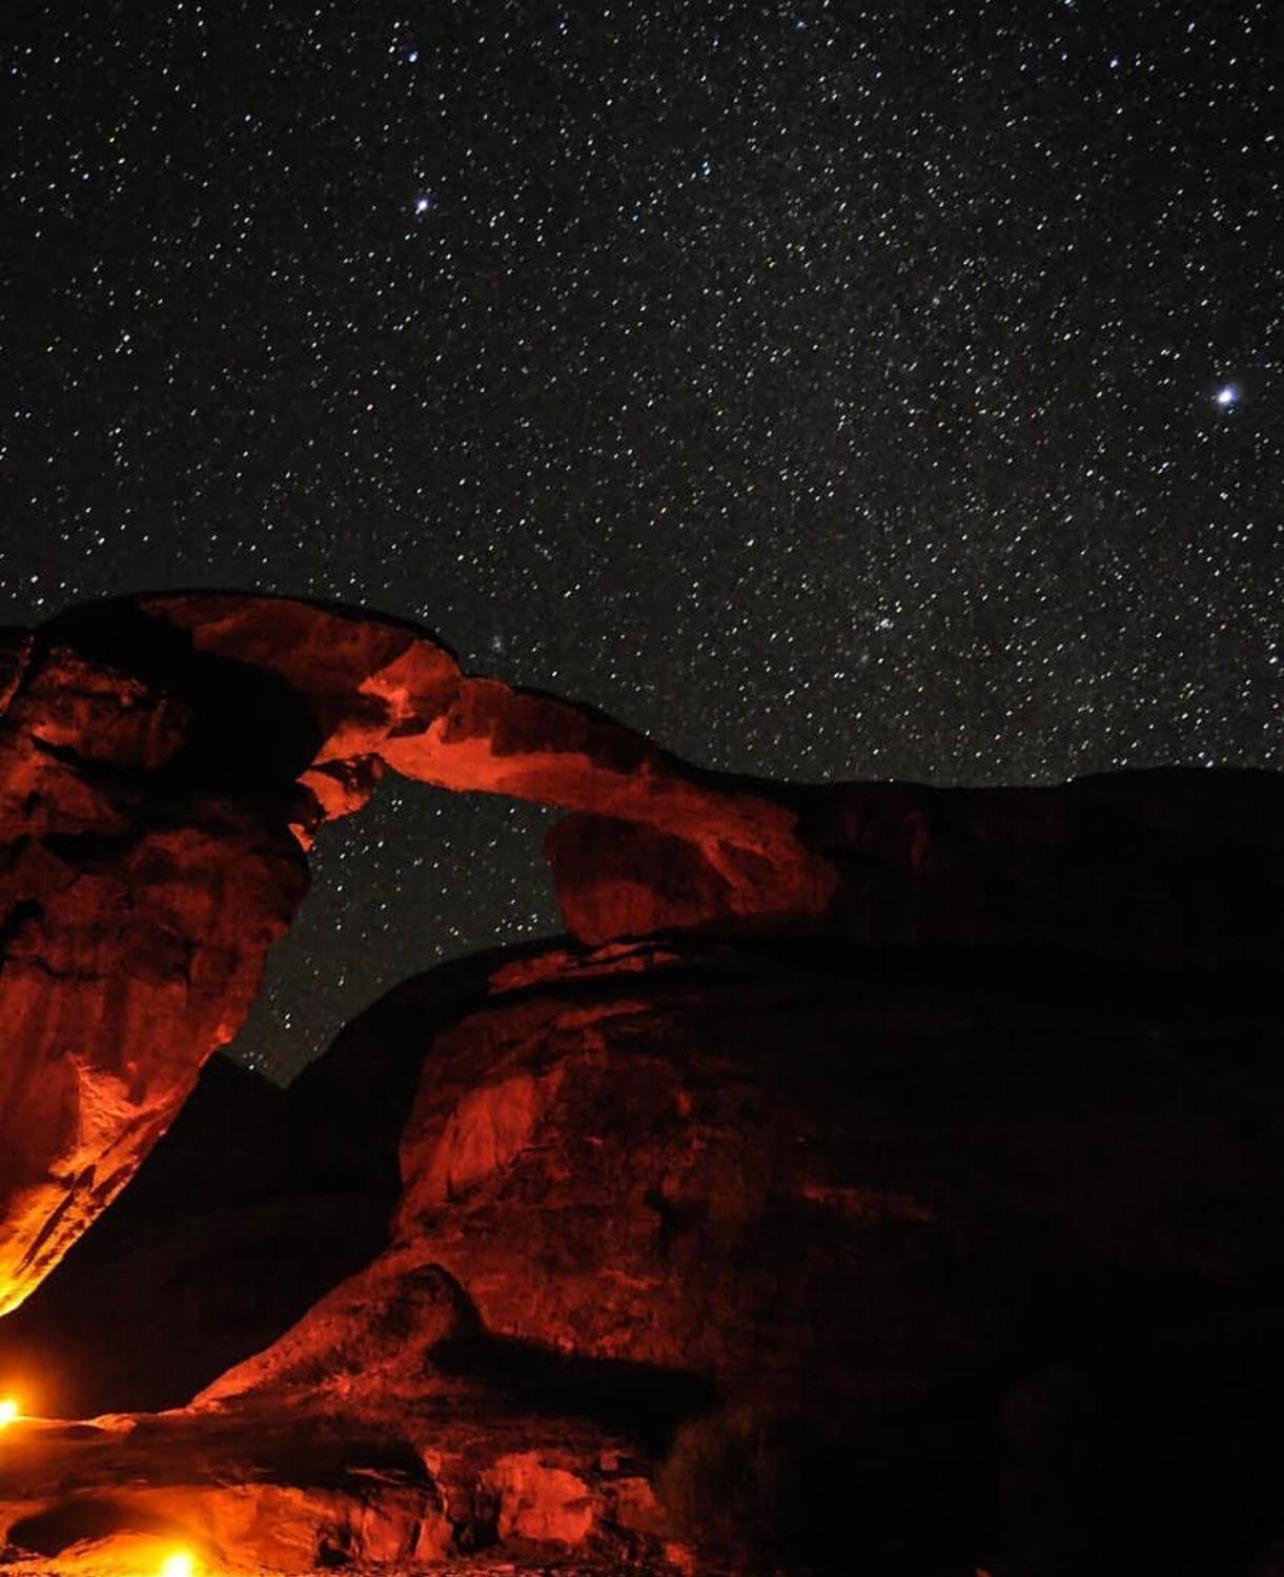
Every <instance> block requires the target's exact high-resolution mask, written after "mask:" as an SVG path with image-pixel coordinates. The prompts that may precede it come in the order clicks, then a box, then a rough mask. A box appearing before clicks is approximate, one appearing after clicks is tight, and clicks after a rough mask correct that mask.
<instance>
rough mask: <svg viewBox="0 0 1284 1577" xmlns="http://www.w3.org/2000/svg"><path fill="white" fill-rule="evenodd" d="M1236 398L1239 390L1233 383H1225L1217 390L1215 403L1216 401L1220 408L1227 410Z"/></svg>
mask: <svg viewBox="0 0 1284 1577" xmlns="http://www.w3.org/2000/svg"><path fill="white" fill-rule="evenodd" d="M1238 399H1239V390H1238V389H1237V388H1236V387H1235V385H1234V384H1233V383H1225V384H1223V385H1222V387H1221V388H1220V389H1218V391H1217V403H1218V405H1220V406H1221V408H1222V409H1223V410H1224V411H1225V410H1229V409H1230V407H1231V406H1232V405H1234V404H1235V402H1236V400H1238Z"/></svg>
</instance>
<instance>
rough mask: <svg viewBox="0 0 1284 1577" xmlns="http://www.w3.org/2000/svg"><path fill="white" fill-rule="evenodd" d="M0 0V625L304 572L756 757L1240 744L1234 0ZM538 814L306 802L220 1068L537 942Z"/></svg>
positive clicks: (1266, 639)
mask: <svg viewBox="0 0 1284 1577" xmlns="http://www.w3.org/2000/svg"><path fill="white" fill-rule="evenodd" d="M17 10H18V11H19V12H20V13H22V14H21V15H20V16H19V17H18V18H16V19H15V17H14V16H13V15H10V16H9V18H8V20H7V21H6V22H5V23H4V24H3V27H4V30H5V35H6V38H5V42H6V50H5V54H6V60H7V65H8V69H7V71H6V74H5V91H4V95H3V103H4V110H3V114H4V119H5V135H4V147H5V196H4V209H3V224H0V259H2V268H3V280H2V288H0V311H2V312H3V316H4V337H3V338H4V349H5V353H6V378H5V393H4V401H3V411H2V413H0V478H2V479H3V491H2V493H0V499H2V504H0V507H2V508H3V516H2V517H0V623H4V622H16V623H23V624H29V623H33V622H36V621H39V620H41V619H44V618H47V617H49V616H50V615H51V614H53V613H55V612H57V611H58V610H59V609H61V608H63V607H66V606H68V605H69V604H72V603H75V602H78V601H81V600H84V599H86V598H91V597H97V596H101V595H107V594H113V593H119V592H123V591H130V590H136V589H141V588H153V587H172V586H189V587H198V586H200V587H229V588H244V589H259V590H268V591H278V592H283V593H289V594H295V595H305V596H316V597H323V598H332V599H339V600H341V601H344V602H349V603H355V604H361V605H366V606H369V607H372V608H375V609H379V610H382V611H386V612H390V613H394V614H399V615H404V616H408V617H411V618H414V619H416V620H419V621H421V622H423V623H424V624H426V625H427V626H428V627H429V628H431V629H433V630H435V631H436V632H437V633H438V634H439V635H440V636H441V637H442V638H443V639H444V640H445V641H446V642H447V644H449V645H450V646H451V647H452V648H453V649H454V650H455V651H456V652H457V653H458V655H459V657H460V659H461V661H462V662H463V664H464V666H465V667H466V668H468V669H470V670H472V671H475V672H489V673H493V674H495V675H497V676H498V677H502V678H504V679H507V680H510V681H512V682H516V683H520V684H528V685H534V686H537V687H540V688H546V689H550V690H554V691H557V692H558V693H560V694H562V695H565V696H568V697H571V698H577V699H582V700H587V701H590V702H592V703H594V704H596V705H597V706H599V707H601V708H603V709H605V710H606V711H608V712H609V713H611V714H612V715H613V716H615V717H617V718H619V719H620V720H622V721H624V722H627V723H630V724H632V725H633V726H635V727H637V728H640V729H641V730H643V731H644V732H646V733H649V734H651V735H653V736H655V737H657V738H658V739H660V740H661V741H663V742H664V743H665V744H667V745H669V746H670V747H672V748H673V749H675V750H677V751H678V752H680V753H681V754H683V755H684V756H686V757H687V758H689V759H691V760H693V761H696V762H700V763H704V764H708V765H711V766H716V767H720V768H726V769H730V770H737V771H751V772H755V773H762V774H767V775H772V776H787V777H803V778H834V777H866V778H870V777H913V778H918V779H926V780H930V781H933V782H973V783H974V782H985V781H989V782H995V781H1009V782H1032V781H1050V780H1059V779H1064V778H1066V777H1069V776H1072V775H1075V774H1080V773H1085V772H1090V771H1097V770H1103V769H1109V768H1117V767H1141V766H1148V765H1154V764H1157V763H1161V762H1184V763H1205V764H1209V765H1212V764H1226V765H1241V766H1273V767H1278V766H1280V765H1281V736H1282V722H1281V714H1282V708H1284V614H1282V612H1281V609H1282V608H1284V600H1282V598H1281V593H1282V592H1284V539H1282V529H1284V528H1282V523H1281V512H1282V509H1284V486H1282V483H1284V467H1282V465H1281V446H1282V443H1284V402H1282V399H1281V395H1282V393H1284V202H1282V201H1281V195H1282V194H1281V188H1282V185H1284V174H1282V173H1281V172H1282V171H1284V131H1281V130H1280V128H1281V127H1284V105H1282V103H1281V99H1282V97H1284V95H1281V93H1280V82H1279V75H1280V72H1279V66H1278V62H1279V59H1280V58H1281V48H1282V45H1284V40H1282V38H1281V21H1280V13H1279V8H1278V7H1277V6H1274V5H1271V4H1268V3H1262V4H1258V5H1251V4H1243V3H1236V0H1218V3H1216V4H1212V3H1208V4H1201V5H1183V4H1181V3H1175V4H1174V3H1163V4H1160V3H1154V4H1151V3H1144V4H1139V5H1135V6H1127V7H1119V6H1116V7H1106V6H1101V5H1093V4H1089V3H1088V0H1033V3H1027V0H1011V3H1008V4H985V3H981V4H977V5H967V6H957V7H954V6H950V7H946V6H922V5H913V4H903V3H898V4H890V3H889V4H886V5H877V6H862V5H857V4H852V5H846V4H839V3H837V0H835V3H833V4H824V3H820V0H813V3H802V4H797V3H795V4H787V5H786V4H755V5H750V4H725V3H724V4H719V3H716V0H714V3H706V0H699V3H694V0H693V3H675V4H671V5H670V4H660V5H655V4H651V3H647V4H630V3H623V4H614V5H609V6H602V7H583V6H569V5H564V6H558V5H552V4H524V3H508V4H499V3H495V0H491V3H485V4H483V3H476V4H450V3H442V4H434V5H431V6H427V5H425V6H421V7H418V8H415V7H405V8H400V9H398V8H391V7H388V6H385V5H382V4H372V5H362V6H330V7H320V8H316V9H307V8H304V7H296V6H283V5H279V4H271V3H255V4H254V5H248V4H244V3H240V0H230V3H224V4H220V5H213V4H208V5H206V4H201V3H199V0H185V3H184V0H175V3H173V4H171V5H168V6H165V7H146V6H135V5H128V6H126V5H124V4H112V5H92V6H91V5H82V6H78V7H73V6H70V5H67V4H64V3H60V0H51V3H50V4H48V5H45V6H42V7H19V8H17ZM544 821H545V817H544V815H543V814H542V813H541V812H540V811H539V810H538V809H537V808H534V807H530V806H513V805H509V804H507V803H505V802H503V801H494V800H475V801H474V800H470V799H462V798H460V799H450V798H448V797H447V796H445V795H438V794H435V793H433V792H431V791H429V790H425V789H423V788H420V787H412V786H408V785H401V784H396V783H391V784H388V785H385V787H384V789H383V790H381V793H380V795H379V797H378V799H377V800H376V803H375V804H374V805H373V806H372V807H371V808H370V809H369V810H367V811H366V812H365V814H364V815H362V816H361V817H358V818H354V819H352V820H351V821H347V822H340V823H338V824H337V825H335V826H334V827H332V828H330V829H328V830H327V831H326V832H325V833H324V835H323V837H322V839H321V841H320V843H319V845H318V851H317V860H316V864H315V870H316V877H317V886H316V889H315V891H314V893H313V895H312V897H311V899H310V900H309V903H308V905H307V906H306V908H305V911H304V913H303V915H302V916H301V918H300V921H299V924H298V926H297V927H296V931H295V933H294V935H293V936H292V937H291V938H290V939H289V940H288V941H287V942H286V943H285V944H283V946H282V948H281V949H280V950H279V956H278V957H277V959H276V960H275V962H274V965H273V970H272V977H271V980H270V983H269V989H268V992H267V994H266V997H265V1000H264V1002H263V1003H262V1004H261V1007H260V1010H259V1012H258V1015H257V1017H256V1019H255V1021H253V1022H252V1023H251V1025H250V1026H249V1027H248V1028H247V1030H246V1031H245V1032H244V1033H243V1036H242V1039H241V1042H240V1043H239V1049H240V1051H241V1053H242V1055H244V1056H246V1057H248V1058H250V1059H251V1060H253V1061H255V1062H257V1063H259V1064H265V1065H269V1066H271V1067H272V1068H273V1069H274V1070H275V1071H276V1072H278V1073H282V1074H284V1073H288V1072H289V1071H291V1070H292V1069H294V1068H296V1067H297V1066H298V1065H299V1064H300V1063H301V1062H302V1061H304V1060H305V1059H306V1058H307V1057H309V1056H311V1055H314V1054H315V1053H316V1052H317V1051H318V1050H319V1049H321V1047H322V1046H323V1045H324V1044H325V1043H326V1042H327V1041H328V1039H329V1038H330V1037H331V1035H332V1034H333V1033H334V1032H335V1031H336V1030H337V1029H338V1027H339V1026H340V1025H341V1023H342V1022H343V1021H344V1020H345V1019H346V1018H348V1017H350V1016H351V1015H352V1014H353V1013H354V1012H355V1011H357V1010H358V1009H359V1008H360V1007H362V1006H363V1005H364V1004H365V1003H366V1002H368V1001H369V1000H371V999H372V998H373V997H374V996H376V995H378V994H379V993H380V992H381V991H382V990H384V989H386V988H387V987H388V986H390V985H392V984H394V983H395V982H396V981H398V980H400V979H402V978H404V977H405V976H406V975H408V974H410V973H413V972H415V971H416V970H418V969H421V968H424V967H426V966H428V965H429V964H431V963H433V962H435V961H437V960H438V959H439V958H441V957H443V956H448V955H450V954H454V953H458V952H461V951H467V950H471V949H473V948H476V947H479V946H483V945H487V944H488V943H490V942H492V941H496V940H510V939H514V938H518V937H522V936H533V935H538V934H541V933H545V932H551V931H555V930H556V929H557V928H558V926H557V918H556V912H555V908H554V905H553V902H552V896H551V889H550V888H549V885H548V883H547V880H546V877H545V875H544V873H543V870H542V867H541V862H540V860H539V858H538V854H537V846H538V839H539V837H540V835H541V832H542V827H543V824H544Z"/></svg>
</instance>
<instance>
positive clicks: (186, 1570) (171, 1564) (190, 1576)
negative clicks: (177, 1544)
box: [160, 1550, 196, 1577]
mask: <svg viewBox="0 0 1284 1577" xmlns="http://www.w3.org/2000/svg"><path fill="white" fill-rule="evenodd" d="M160 1577H196V1562H195V1561H194V1560H193V1558H192V1557H191V1555H190V1554H189V1553H188V1552H187V1551H186V1550H175V1551H174V1553H173V1554H172V1555H167V1556H166V1557H165V1559H164V1560H163V1561H162V1562H161V1569H160Z"/></svg>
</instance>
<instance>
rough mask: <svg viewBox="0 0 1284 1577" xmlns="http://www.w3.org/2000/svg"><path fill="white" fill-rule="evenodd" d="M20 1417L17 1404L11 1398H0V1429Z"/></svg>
mask: <svg viewBox="0 0 1284 1577" xmlns="http://www.w3.org/2000/svg"><path fill="white" fill-rule="evenodd" d="M21 1416H22V1415H21V1414H20V1413H19V1411H18V1404H17V1402H15V1401H14V1399H13V1397H11V1396H0V1429H3V1428H4V1426H5V1425H6V1424H11V1423H13V1421H14V1419H15V1418H20V1417H21Z"/></svg>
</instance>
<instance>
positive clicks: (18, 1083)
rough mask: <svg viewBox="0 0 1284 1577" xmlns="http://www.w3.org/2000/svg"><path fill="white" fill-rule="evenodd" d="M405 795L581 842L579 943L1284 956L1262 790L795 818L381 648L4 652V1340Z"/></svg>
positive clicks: (780, 796) (1187, 959)
mask: <svg viewBox="0 0 1284 1577" xmlns="http://www.w3.org/2000/svg"><path fill="white" fill-rule="evenodd" d="M385 771H394V772H398V773H402V774H404V775H406V776H408V777H411V778H414V779H416V780H419V781H422V782H426V783H431V784H435V785H438V786H440V787H444V788H447V789H462V790H483V791H486V792H491V793H497V794H508V795H513V796H516V797H519V798H525V799H532V800H539V801H542V802H545V803H548V804H551V805H554V806H558V807H561V808H562V809H564V810H566V811H567V812H568V813H569V814H568V816H567V817H566V819H565V820H564V821H563V822H561V823H560V824H559V825H557V826H555V827H554V828H553V830H552V832H551V835H550V838H549V847H548V853H549V857H550V860H551V863H552V868H553V874H554V878H555V883H556V888H557V893H558V898H559V902H560V904H561V907H562V911H563V914H564V916H565V919H566V923H567V926H568V929H569V931H570V932H571V934H572V935H573V936H575V937H576V938H577V939H578V940H580V941H581V942H585V943H590V944H596V943H602V942H606V941H610V940H612V939H616V938H621V937H630V936H639V935H647V934H652V933H655V932H660V931H669V930H677V931H681V930H689V929H700V930H705V931H709V930H715V931H719V932H722V933H724V934H730V935H735V934H750V933H753V934H762V933H773V932H774V933H782V932H783V933H794V934H811V935H822V936H829V937H837V938H843V939H845V940H848V941H855V942H858V943H866V944H874V945H882V944H891V945H897V946H901V945H906V946H922V945H927V946H965V947H971V948H1009V949H1016V950H1024V951H1037V950H1043V951H1047V950H1049V949H1052V950H1059V951H1061V952H1065V953H1070V954H1076V955H1082V956H1085V957H1090V958H1097V959H1103V958H1104V959H1110V960H1113V961H1114V962H1116V963H1118V964H1121V965H1125V966H1127V967H1135V966H1137V965H1141V966H1144V967H1148V968H1155V967H1162V968H1178V969H1188V968H1196V969H1200V970H1204V971H1211V972H1214V973H1216V972H1234V971H1237V970H1243V969H1246V968H1253V967H1261V966H1264V965H1265V964H1267V963H1268V962H1270V961H1273V960H1274V959H1276V958H1278V956H1279V955H1280V951H1281V948H1282V947H1284V814H1282V813H1281V812H1282V811H1284V792H1282V791H1281V785H1280V781H1279V779H1278V778H1276V777H1274V776H1273V775H1270V774H1265V773H1258V774H1254V773H1198V772H1186V773H1180V772H1177V773H1157V774H1137V775H1133V776H1121V777H1117V778H1104V779H1098V780H1085V781H1083V782H1082V783H1078V784H1071V785H1068V786H1067V787H1065V788H1060V789H1046V790H1024V789H1018V790H1003V789H999V790H933V789H927V788H921V787H917V786H914V785H897V784H889V785H877V784H847V785H842V784H840V785H832V786H828V787H819V788H800V787H794V786H788V785H781V784H765V783H760V782H754V781H750V780H747V779H737V778H732V777H726V776H718V775H716V774H712V773H708V772H701V771H697V770H695V769H693V768H690V767H688V766H686V765H685V764H683V763H682V762H680V761H678V760H676V759H675V758H674V757H672V756H670V755H667V754H665V753H664V752H663V751H662V750H660V749H658V748H657V747H656V746H655V745H653V744H651V743H650V742H648V741H646V740H644V739H641V738H640V737H638V736H637V735H636V734H633V733H631V732H630V731H629V730H627V729H624V728H622V727H620V726H619V725H617V724H615V723H612V722H611V721H609V720H608V719H606V718H603V717H601V716H600V715H598V714H596V713H593V712H591V711H588V710H586V709H583V708H580V707H576V706H574V705H571V704H569V703H567V702H564V701H559V700H557V699H555V698H553V697H549V696H543V695H535V694H529V693H524V692H520V691H515V690H513V689H511V688H510V687H509V686H506V685H503V684H500V683H498V682H496V681H494V680H490V679H484V678H470V677H468V676H465V675H463V674H462V673H461V672H460V670H459V668H458V666H457V664H456V663H455V661H454V659H453V658H452V657H451V656H450V654H449V653H448V652H446V651H445V650H444V649H443V648H442V647H441V646H440V645H439V644H437V643H436V642H435V641H433V640H432V639H431V638H430V637H429V636H427V635H426V634H424V633H423V632H422V631H420V630H418V629H415V628H414V627H411V626H408V625H404V624H399V623H397V622H395V621H391V620H387V619H381V618H378V617H375V616H368V615H363V614H359V613H353V612H342V611H337V610H333V609H326V608H320V607H316V606H312V605H309V604H305V603H299V602H291V601H286V600H278V599H270V598H253V597H239V596H217V595H187V596H150V597H140V598H137V599H133V600H131V601H125V602H119V603H113V604H104V605H101V606H97V607H91V608H87V609H84V610H81V611H79V612H76V613H73V614H69V615H65V616H63V617H61V618H59V619H57V620H55V621H53V622H52V623H51V624H49V625H47V626H45V627H43V628H42V629H41V630H39V631H37V632H36V633H35V634H34V636H33V635H31V634H29V633H26V632H14V631H8V632H0V1312H2V1311H3V1310H5V1309H8V1308H12V1307H14V1306H16V1305H17V1304H18V1303H20V1302H21V1301H22V1299H23V1298H24V1297H25V1296H26V1295H27V1294H28V1293H29V1292H30V1291H31V1289H32V1288H33V1287H34V1286H36V1285H37V1284H38V1283H39V1281H40V1279H41V1278H42V1276H44V1275H45V1274H46V1273H47V1271H48V1270H49V1269H50V1267H51V1266H53V1265H55V1264H56V1263H57V1262H58V1260H59V1258H60V1257H61V1255H62V1254H63V1253H64V1252H65V1250H66V1248H67V1246H68V1245H69V1244H70V1243H72V1242H74V1241H75V1239H76V1238H77V1237H78V1236H79V1234H80V1233H81V1232H83V1230H84V1229H85V1227H86V1226H87V1225H88V1224H89V1223H90V1222H91V1221H93V1220H94V1219H95V1217H96V1216H97V1215H98V1214H99V1213H100V1212H101V1210H102V1209H103V1208H105V1206H106V1205H107V1204H108V1203H109V1202H110V1200H111V1199H112V1198H113V1197H114V1195H115V1194H116V1193H117V1192H118V1190H119V1189H120V1187H122V1186H123V1184H124V1183H125V1182H126V1181H127V1180H128V1178H129V1177H130V1176H131V1175H132V1174H133V1172H134V1171H135V1170H136V1169H137V1166H138V1163H139V1161H140V1159H141V1158H142V1157H143V1156H144V1155H145V1154H146V1153H147V1152H148V1150H149V1149H150V1147H151V1146H152V1144H154V1142H155V1140H156V1138H157V1137H158V1135H159V1134H161V1133H162V1132H164V1130H165V1129H166V1127H167V1126H168V1125H169V1123H170V1122H171V1121H172V1119H173V1117H174V1115H175V1113H176V1111H177V1110H178V1108H179V1106H180V1105H181V1103H182V1101H183V1099H184V1098H185V1096H186V1094H187V1093H188V1091H189V1090H190V1089H191V1087H192V1084H193V1081H194V1080H195V1077H196V1075H197V1073H198V1071H199V1069H200V1067H201V1065H202V1064H203V1063H204V1061H205V1059H206V1058H207V1057H208V1056H209V1054H210V1053H211V1051H213V1050H214V1049H215V1048H216V1047H217V1046H220V1045H223V1044H225V1043H226V1042H227V1041H229V1040H230V1039H231V1038H232V1036H233V1035H234V1034H235V1033H236V1031H237V1029H238V1028H239V1027H240V1024H241V1023H242V1021H243V1019H244V1017H245V1013H246V1011H247V1008H248V1006H249V1003H250V1002H251V1000H252V998H253V995H254V992H255V990H256V988H257V984H258V981H259V978H260V974H261V969H262V963H263V958H264V954H265V952H266V949H267V948H268V947H269V946H270V944H271V943H272V941H273V940H275V939H276V938H277V937H278V936H279V935H280V934H281V933H282V931H283V930H284V929H285V928H286V927H287V926H288V924H289V922H290V918H291V916H292V914H293V912H294V910H295V908H296V907H297V905H298V903H299V901H300V898H301V896H302V894H303V891H304V889H305V886H306V881H307V873H306V867H305V861H304V855H303V850H304V849H306V847H307V846H308V845H309V843H310V841H311V838H312V836H313V834H314V833H315V831H316V828H317V827H318V825H319V824H320V823H321V821H323V820H324V819H325V818H326V817H332V816H338V815H345V814H348V813H350V812H352V811H354V810H358V809H359V808H360V807H361V805H362V804H364V802H365V800H366V799H367V798H368V796H369V794H370V793H371V792H372V790H373V788H374V786H375V784H376V783H377V781H378V779H379V777H380V775H381V774H382V773H383V772H385Z"/></svg>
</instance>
